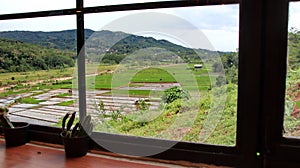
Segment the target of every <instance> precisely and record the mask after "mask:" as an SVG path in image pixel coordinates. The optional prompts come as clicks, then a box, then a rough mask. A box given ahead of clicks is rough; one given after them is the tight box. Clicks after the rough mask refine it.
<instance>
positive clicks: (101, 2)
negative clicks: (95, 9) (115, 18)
mask: <svg viewBox="0 0 300 168" xmlns="http://www.w3.org/2000/svg"><path fill="white" fill-rule="evenodd" d="M159 1H171V0H143V1H141V0H113V1H106V0H84V6H85V7H92V6H107V5H121V4H133V3H145V2H159Z"/></svg>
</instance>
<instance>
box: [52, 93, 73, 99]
mask: <svg viewBox="0 0 300 168" xmlns="http://www.w3.org/2000/svg"><path fill="white" fill-rule="evenodd" d="M67 96H70V94H68V93H61V94H58V95H55V96H54V97H59V98H64V97H67Z"/></svg>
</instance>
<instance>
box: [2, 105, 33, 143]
mask: <svg viewBox="0 0 300 168" xmlns="http://www.w3.org/2000/svg"><path fill="white" fill-rule="evenodd" d="M7 113H8V108H7V107H0V126H1V127H2V130H3V132H4V138H5V143H6V146H20V145H24V144H26V143H27V142H28V140H29V139H28V128H29V124H28V123H26V122H11V121H10V120H9V118H8V117H7Z"/></svg>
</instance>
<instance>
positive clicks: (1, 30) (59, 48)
mask: <svg viewBox="0 0 300 168" xmlns="http://www.w3.org/2000/svg"><path fill="white" fill-rule="evenodd" d="M75 19H76V17H75V16H67V17H49V18H36V19H21V20H7V21H1V27H0V72H1V73H0V106H6V107H8V109H9V115H8V116H9V118H10V119H11V120H12V121H21V122H29V123H31V124H38V125H47V126H55V125H57V123H59V122H60V120H61V117H62V116H64V114H65V113H66V112H68V111H77V110H76V109H77V108H75V107H74V105H73V104H74V102H75V101H76V96H72V94H71V92H70V91H71V90H70V89H71V88H72V75H73V71H74V67H75V59H76V38H75V37H76V30H75V29H74V28H76V20H75ZM59 24H67V25H64V27H60V26H59ZM61 28H63V29H61ZM65 28H67V30H65Z"/></svg>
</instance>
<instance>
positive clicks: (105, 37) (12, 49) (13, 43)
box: [0, 29, 224, 72]
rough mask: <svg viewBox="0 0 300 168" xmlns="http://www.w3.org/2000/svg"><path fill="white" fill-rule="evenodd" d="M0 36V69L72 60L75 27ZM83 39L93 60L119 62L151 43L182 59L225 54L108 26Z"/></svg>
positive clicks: (64, 64) (68, 63) (58, 64)
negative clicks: (100, 58) (111, 29)
mask: <svg viewBox="0 0 300 168" xmlns="http://www.w3.org/2000/svg"><path fill="white" fill-rule="evenodd" d="M0 39H2V40H1V46H0V49H1V51H2V52H1V60H0V64H1V65H0V70H1V72H14V71H28V70H37V69H53V68H59V67H68V66H72V65H73V64H74V58H75V56H74V55H76V54H75V53H76V30H64V31H53V32H41V31H5V32H0ZM8 39H10V40H8ZM85 39H86V41H87V42H86V48H87V51H89V52H90V53H89V54H88V55H89V56H90V57H89V58H87V59H90V60H92V59H93V60H92V61H95V58H99V55H105V56H104V59H103V60H102V61H105V63H112V64H114V63H119V62H120V61H121V60H123V59H124V58H125V57H126V56H127V55H129V54H131V53H134V52H136V51H138V50H142V49H145V48H151V47H154V48H162V49H164V50H165V51H167V52H169V53H168V54H169V55H174V54H175V55H178V56H180V57H181V58H182V59H183V60H184V61H185V62H195V61H199V60H200V58H199V55H200V56H201V58H202V59H205V58H211V57H214V56H217V55H218V54H221V55H222V54H224V53H222V52H214V51H209V50H204V49H191V48H186V47H183V46H180V45H176V44H173V43H171V42H169V41H167V40H156V39H154V38H152V37H143V36H136V35H132V34H127V33H124V32H112V31H108V30H102V31H93V30H90V29H86V30H85ZM87 39H88V40H87ZM88 49H90V50H88ZM154 52H156V51H154ZM159 52H161V51H159ZM167 52H161V53H160V55H166V53H167ZM170 53H171V54H170ZM158 55H159V54H158ZM96 61H97V60H96Z"/></svg>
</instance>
